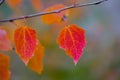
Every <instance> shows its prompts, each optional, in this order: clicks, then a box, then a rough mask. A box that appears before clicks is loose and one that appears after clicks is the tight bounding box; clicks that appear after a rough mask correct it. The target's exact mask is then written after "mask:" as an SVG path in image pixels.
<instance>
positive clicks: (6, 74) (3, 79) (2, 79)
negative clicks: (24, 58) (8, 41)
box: [0, 53, 10, 80]
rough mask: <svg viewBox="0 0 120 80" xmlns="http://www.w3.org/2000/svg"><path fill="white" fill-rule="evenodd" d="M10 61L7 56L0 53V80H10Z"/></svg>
mask: <svg viewBox="0 0 120 80" xmlns="http://www.w3.org/2000/svg"><path fill="white" fill-rule="evenodd" d="M9 66H10V59H9V57H8V56H6V55H4V54H3V53H0V80H9V79H10V71H9Z"/></svg>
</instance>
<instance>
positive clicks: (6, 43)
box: [0, 29, 12, 51]
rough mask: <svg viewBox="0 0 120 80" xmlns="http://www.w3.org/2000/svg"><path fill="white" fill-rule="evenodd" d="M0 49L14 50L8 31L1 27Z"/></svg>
mask: <svg viewBox="0 0 120 80" xmlns="http://www.w3.org/2000/svg"><path fill="white" fill-rule="evenodd" d="M0 50H4V51H8V50H12V45H11V42H10V40H9V39H8V36H7V33H6V31H5V30H3V29H0Z"/></svg>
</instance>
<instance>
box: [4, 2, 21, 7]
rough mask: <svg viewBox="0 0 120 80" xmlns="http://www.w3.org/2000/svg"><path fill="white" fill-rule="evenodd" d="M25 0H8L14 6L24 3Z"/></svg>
mask: <svg viewBox="0 0 120 80" xmlns="http://www.w3.org/2000/svg"><path fill="white" fill-rule="evenodd" d="M22 1H23V0H6V2H7V4H8V5H9V6H10V7H11V8H14V7H16V6H19V5H20V4H21V3H22Z"/></svg>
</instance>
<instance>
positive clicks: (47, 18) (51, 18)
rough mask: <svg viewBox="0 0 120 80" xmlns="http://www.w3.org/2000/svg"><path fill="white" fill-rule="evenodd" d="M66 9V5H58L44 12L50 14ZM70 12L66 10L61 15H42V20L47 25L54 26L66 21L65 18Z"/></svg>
mask: <svg viewBox="0 0 120 80" xmlns="http://www.w3.org/2000/svg"><path fill="white" fill-rule="evenodd" d="M64 7H65V5H63V4H56V5H52V6H51V7H48V8H47V9H45V10H44V11H45V12H50V11H54V10H58V9H61V8H64ZM68 12H69V11H68V10H65V11H61V12H60V13H53V14H47V15H42V16H41V18H42V21H43V22H44V23H46V24H54V23H58V22H61V21H62V20H63V19H64V17H66V16H68Z"/></svg>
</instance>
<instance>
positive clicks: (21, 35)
mask: <svg viewBox="0 0 120 80" xmlns="http://www.w3.org/2000/svg"><path fill="white" fill-rule="evenodd" d="M14 44H15V48H16V53H17V54H18V55H19V56H20V58H21V59H22V60H23V62H24V63H25V64H27V63H28V61H29V59H30V58H32V57H33V56H34V52H35V48H36V46H37V45H38V40H37V36H36V32H35V30H33V29H31V28H30V27H27V26H21V27H19V28H18V29H16V30H15V33H14Z"/></svg>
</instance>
